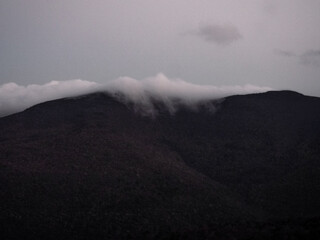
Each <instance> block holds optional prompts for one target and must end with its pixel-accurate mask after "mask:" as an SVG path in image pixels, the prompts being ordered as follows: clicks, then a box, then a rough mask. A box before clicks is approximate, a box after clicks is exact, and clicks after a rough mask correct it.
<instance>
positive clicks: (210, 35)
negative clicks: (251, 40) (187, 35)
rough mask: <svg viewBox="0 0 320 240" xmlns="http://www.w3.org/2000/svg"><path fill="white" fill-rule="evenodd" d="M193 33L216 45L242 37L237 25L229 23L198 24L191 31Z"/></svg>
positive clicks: (228, 42) (226, 43) (229, 42)
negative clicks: (198, 25)
mask: <svg viewBox="0 0 320 240" xmlns="http://www.w3.org/2000/svg"><path fill="white" fill-rule="evenodd" d="M191 33H192V34H193V35H196V36H199V37H201V38H203V39H204V40H205V41H207V42H212V43H216V44H218V45H229V44H231V43H232V42H235V41H237V40H239V39H241V38H242V35H241V34H240V32H239V30H238V29H237V27H235V26H234V25H230V24H225V25H217V24H212V25H204V26H200V27H199V29H197V30H196V31H192V32H191Z"/></svg>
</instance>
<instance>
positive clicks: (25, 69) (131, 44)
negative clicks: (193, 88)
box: [0, 0, 320, 105]
mask: <svg viewBox="0 0 320 240" xmlns="http://www.w3.org/2000/svg"><path fill="white" fill-rule="evenodd" d="M319 23H320V1H319V0H241V1H239V0H126V1H124V0H54V1H53V0H27V1H26V0H0V94H2V96H0V99H2V100H1V101H2V103H0V105H1V104H2V105H10V101H11V100H10V101H9V102H8V101H7V102H4V100H3V99H4V96H8V93H9V92H10V91H11V92H10V93H11V94H12V95H19V94H20V95H19V96H20V98H18V99H17V98H15V99H14V101H21V99H23V96H24V95H23V94H22V95H21V91H27V90H28V89H34V88H37V86H38V88H39V89H40V90H39V91H42V92H45V91H46V90H45V89H47V88H48V86H55V87H54V88H55V89H58V87H56V86H57V85H59V84H60V85H59V89H64V90H63V92H68V91H65V88H68V89H70V88H73V85H72V84H71V83H73V84H75V85H74V89H80V90H79V92H81V91H82V87H83V86H84V85H85V86H93V85H97V84H98V85H104V86H105V84H106V83H107V82H109V81H115V80H117V79H123V78H124V77H127V78H129V79H133V80H134V81H142V82H143V81H145V79H148V78H150V77H152V76H153V79H154V80H155V81H157V79H159V76H163V78H166V79H169V80H172V81H175V79H179V81H180V80H181V81H182V82H186V83H190V84H194V85H201V86H213V87H217V88H223V87H225V88H232V87H233V89H234V88H239V86H240V88H241V86H242V90H243V89H245V88H246V86H256V87H261V89H266V87H267V88H270V89H276V90H282V89H288V90H294V91H298V92H300V93H303V94H306V95H313V96H318V97H320V27H319ZM163 78H162V80H163ZM160 79H161V77H160ZM159 81H161V80H159ZM181 81H180V82H181ZM50 84H51V85H50ZM70 84H71V85H70ZM77 84H78V85H79V84H80V87H79V86H78V85H77ZM83 84H84V85H83ZM23 89H24V90H23ZM251 89H252V88H251ZM39 91H38V92H39ZM77 91H78V90H77ZM77 91H76V92H77ZM5 92H6V95H5V94H4V93H5ZM24 94H27V93H24ZM28 94H29V93H28ZM32 94H35V95H36V93H34V92H32ZM1 97H2V98H1ZM34 98H36V97H34ZM19 99H20V100H19Z"/></svg>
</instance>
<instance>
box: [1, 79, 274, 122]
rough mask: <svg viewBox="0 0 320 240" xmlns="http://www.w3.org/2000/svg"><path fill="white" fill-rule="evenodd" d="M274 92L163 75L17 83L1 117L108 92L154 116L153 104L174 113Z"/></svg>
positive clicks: (4, 89) (5, 88)
mask: <svg viewBox="0 0 320 240" xmlns="http://www.w3.org/2000/svg"><path fill="white" fill-rule="evenodd" d="M268 90H271V88H268V87H259V86H254V85H250V84H248V85H244V86H220V87H218V86H214V85H197V84H193V83H188V82H185V81H183V80H181V79H170V78H168V77H166V76H165V75H164V74H162V73H160V74H158V75H156V76H153V77H149V78H145V79H142V80H137V79H134V78H130V77H120V78H118V79H115V80H112V81H108V82H106V83H96V82H90V81H85V80H68V81H52V82H49V83H46V84H43V85H36V84H33V85H28V86H21V85H17V84H16V83H7V84H3V85H0V116H4V115H7V114H10V113H14V112H17V111H21V110H23V109H25V108H27V107H30V106H32V105H34V104H37V103H41V102H44V101H48V100H53V99H57V98H63V97H72V96H77V95H82V94H86V93H91V92H94V91H105V92H108V93H110V94H112V95H114V96H115V97H118V98H119V99H120V100H121V101H125V102H127V103H129V102H130V103H133V104H134V106H135V107H136V109H138V110H141V111H142V112H143V113H146V114H152V115H153V114H155V111H154V106H153V103H154V100H157V101H158V102H162V103H163V104H164V105H165V106H166V107H167V109H168V111H170V112H171V113H174V112H175V110H176V108H177V107H178V106H180V105H185V106H191V107H195V106H196V105H197V104H198V103H199V102H201V101H205V100H213V99H219V98H223V97H226V96H229V95H234V94H248V93H257V92H265V91H268Z"/></svg>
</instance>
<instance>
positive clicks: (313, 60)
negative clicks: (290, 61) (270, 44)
mask: <svg viewBox="0 0 320 240" xmlns="http://www.w3.org/2000/svg"><path fill="white" fill-rule="evenodd" d="M274 52H275V54H277V55H279V56H282V57H293V58H296V59H298V62H299V63H300V64H303V65H306V66H311V67H319V66H320V50H314V49H312V50H307V51H305V52H304V53H302V54H300V55H299V54H296V53H294V52H292V51H286V50H281V49H275V50H274Z"/></svg>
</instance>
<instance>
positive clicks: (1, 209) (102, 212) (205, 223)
mask: <svg viewBox="0 0 320 240" xmlns="http://www.w3.org/2000/svg"><path fill="white" fill-rule="evenodd" d="M208 104H209V105H210V106H212V105H214V106H215V108H216V111H215V112H214V113H213V112H212V111H208V107H207V106H208ZM155 106H157V108H158V112H159V114H158V115H157V117H156V118H150V117H148V116H143V115H141V114H139V113H137V112H136V111H134V110H133V107H132V106H130V104H124V103H122V102H119V101H118V100H117V99H115V98H113V97H111V96H109V95H107V94H104V93H95V94H90V95H87V96H82V97H79V98H66V99H60V100H55V101H50V102H46V103H42V104H39V105H36V106H34V107H32V108H29V109H27V110H26V111H24V112H21V113H18V114H14V115H11V116H8V117H4V118H0V183H1V184H0V237H1V239H26V238H28V239H29V238H30V239H130V238H131V239H145V238H147V239H312V238H314V239H320V235H319V231H320V204H319V203H320V147H319V146H320V99H319V98H315V97H307V96H304V95H301V94H298V93H294V92H290V91H280V92H267V93H263V94H250V95H243V96H231V97H228V98H226V99H224V101H222V102H220V103H218V105H217V103H215V102H211V103H203V104H202V105H200V107H199V108H198V109H197V110H194V109H188V108H185V107H184V108H180V109H179V110H178V111H177V112H176V113H175V114H174V115H172V114H170V113H169V112H167V111H166V110H165V109H163V108H162V106H161V104H158V105H155Z"/></svg>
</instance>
